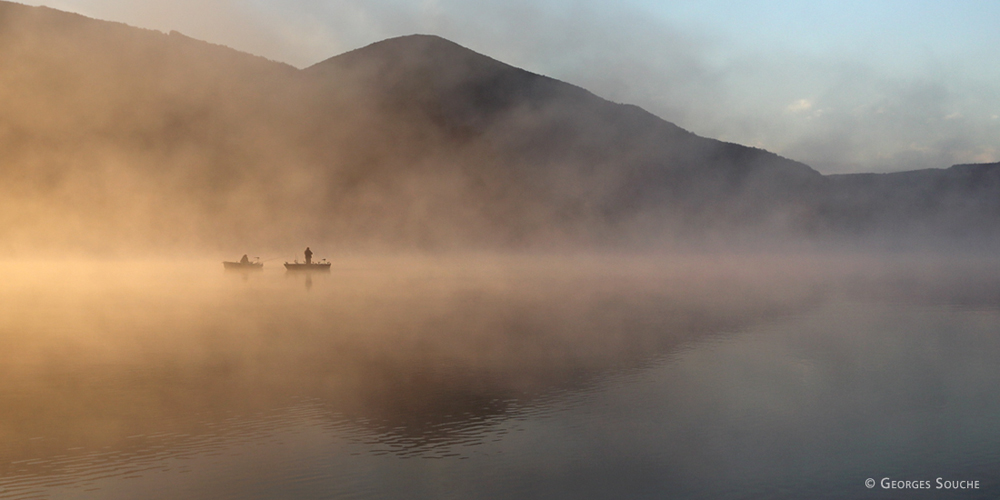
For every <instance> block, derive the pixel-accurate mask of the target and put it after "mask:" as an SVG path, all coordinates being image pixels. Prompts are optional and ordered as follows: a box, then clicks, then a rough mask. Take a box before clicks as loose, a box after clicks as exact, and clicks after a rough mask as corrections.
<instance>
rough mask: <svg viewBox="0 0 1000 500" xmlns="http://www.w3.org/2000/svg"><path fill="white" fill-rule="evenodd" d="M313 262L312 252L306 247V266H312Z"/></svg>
mask: <svg viewBox="0 0 1000 500" xmlns="http://www.w3.org/2000/svg"><path fill="white" fill-rule="evenodd" d="M312 260H313V253H312V250H309V247H306V264H312Z"/></svg>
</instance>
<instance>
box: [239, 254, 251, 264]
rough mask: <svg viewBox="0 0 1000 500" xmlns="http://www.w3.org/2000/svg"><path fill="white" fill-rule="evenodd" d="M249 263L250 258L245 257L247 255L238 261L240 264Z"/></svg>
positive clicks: (244, 255)
mask: <svg viewBox="0 0 1000 500" xmlns="http://www.w3.org/2000/svg"><path fill="white" fill-rule="evenodd" d="M249 263H250V258H249V257H247V254H243V258H242V259H240V264H249Z"/></svg>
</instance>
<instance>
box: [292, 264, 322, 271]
mask: <svg viewBox="0 0 1000 500" xmlns="http://www.w3.org/2000/svg"><path fill="white" fill-rule="evenodd" d="M285 269H287V270H289V271H329V270H330V263H329V262H310V263H309V264H305V263H299V262H285Z"/></svg>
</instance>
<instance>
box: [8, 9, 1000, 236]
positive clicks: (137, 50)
mask: <svg viewBox="0 0 1000 500" xmlns="http://www.w3.org/2000/svg"><path fill="white" fill-rule="evenodd" d="M0 151H2V152H3V154H2V157H0V181H2V186H0V191H2V194H3V196H2V197H0V242H2V243H0V247H2V248H0V250H3V251H5V252H8V253H10V252H13V253H15V254H16V253H29V252H38V251H40V249H51V250H53V251H70V250H82V251H88V252H93V251H98V252H100V251H109V252H121V251H136V252H149V251H156V250H157V249H164V250H172V249H175V250H180V249H190V250H198V249H205V248H212V249H219V250H231V249H233V248H248V247H249V248H286V247H287V246H288V245H291V246H293V247H297V246H298V245H300V244H302V242H322V244H324V245H326V246H327V247H329V248H340V249H351V248H414V247H418V248H533V247H538V246H547V247H552V246H573V247H579V246H595V245H596V246H613V247H614V246H631V245H641V246H657V247H658V246H662V245H665V244H673V243H676V242H681V241H683V242H708V241H717V242H726V241H750V240H759V241H775V240H776V239H778V238H782V239H784V238H792V239H799V238H807V239H810V240H813V241H825V239H826V238H839V237H841V236H844V237H848V238H852V239H855V240H857V239H865V238H866V237H869V236H871V235H884V234H891V235H895V236H893V238H896V239H900V238H902V239H905V238H909V237H911V236H914V235H916V236H919V237H924V236H934V237H936V236H938V235H942V234H943V235H947V236H948V237H959V238H961V237H967V236H968V235H969V234H968V233H970V232H971V233H972V234H974V235H976V236H977V237H978V236H979V235H982V234H986V233H989V234H995V233H997V230H996V226H997V224H996V220H997V218H996V217H995V216H994V215H995V214H993V213H992V212H989V210H994V209H995V207H996V203H995V200H996V199H997V196H996V194H997V186H996V182H995V180H996V174H995V169H993V170H990V169H989V168H988V167H954V168H953V169H948V170H946V171H942V173H941V174H940V175H938V174H934V175H931V174H926V173H924V174H921V173H919V172H914V173H904V174H887V175H888V176H875V175H868V176H866V175H856V176H823V175H820V174H819V173H818V172H816V171H815V170H813V169H811V168H809V167H808V166H806V165H804V164H801V163H798V162H795V161H792V160H788V159H785V158H781V157H779V156H777V155H775V154H773V153H770V152H767V151H763V150H760V149H755V148H749V147H745V146H741V145H737V144H730V143H725V142H721V141H716V140H713V139H708V138H703V137H699V136H697V135H694V134H692V133H690V132H688V131H685V130H683V129H681V128H679V127H677V126H676V125H674V124H671V123H669V122H667V121H664V120H662V119H660V118H658V117H656V116H654V115H652V114H650V113H648V112H646V111H644V110H642V109H640V108H638V107H635V106H630V105H624V104H617V103H612V102H609V101H607V100H604V99H602V98H600V97H597V96H595V95H593V94H591V93H590V92H588V91H586V90H584V89H581V88H579V87H575V86H573V85H570V84H567V83H564V82H560V81H557V80H554V79H551V78H547V77H545V76H541V75H537V74H533V73H530V72H527V71H524V70H522V69H518V68H515V67H512V66H510V65H507V64H504V63H502V62H500V61H496V60H494V59H491V58H489V57H487V56H484V55H481V54H478V53H475V52H473V51H470V50H468V49H466V48H464V47H461V46H459V45H457V44H454V43H452V42H450V41H447V40H444V39H442V38H439V37H436V36H426V35H413V36H407V37H400V38H394V39H390V40H385V41H382V42H379V43H375V44H372V45H370V46H367V47H364V48H361V49H358V50H355V51H352V52H348V53H346V54H342V55H339V56H336V57H333V58H331V59H328V60H326V61H323V62H320V63H318V64H316V65H314V66H312V67H309V68H306V69H304V70H299V69H296V68H293V67H291V66H288V65H285V64H281V63H277V62H273V61H268V60H266V59H263V58H260V57H255V56H251V55H248V54H243V53H240V52H237V51H234V50H231V49H228V48H225V47H220V46H217V45H212V44H208V43H205V42H200V41H197V40H193V39H190V38H188V37H185V36H183V35H180V34H178V33H170V34H164V33H160V32H156V31H149V30H142V29H137V28H131V27H128V26H125V25H122V24H117V23H109V22H104V21H97V20H93V19H88V18H85V17H83V16H78V15H75V14H68V13H64V12H59V11H56V10H52V9H47V8H44V7H27V6H23V5H19V4H13V3H8V2H0ZM983 169H986V170H988V172H987V173H985V174H979V173H976V172H980V170H983ZM968 172H973V173H968ZM935 175H937V177H935ZM991 176H992V177H991ZM963 179H964V180H963ZM984 179H993V180H992V181H989V182H993V184H989V182H986V181H985V180H984ZM927 183H931V184H932V185H933V186H936V187H934V188H933V189H932V188H929V187H927V186H928V184H927ZM925 194H926V195H931V196H934V197H935V198H934V199H935V200H937V201H935V202H934V203H931V205H927V202H926V201H925V199H924V198H923V196H924V195H925ZM970 197H971V198H970ZM991 200H992V201H991ZM983 213H985V214H987V215H989V216H988V217H986V216H980V215H982V214H983ZM970 214H974V215H977V217H969V215H970ZM911 215H912V217H911ZM963 218H964V219H963ZM956 219H962V220H975V221H977V222H976V224H973V225H970V226H968V228H969V229H968V231H966V232H965V233H963V232H962V231H958V232H956V231H951V230H950V229H952V228H954V226H953V225H951V222H952V221H953V220H956ZM887 227H891V229H892V231H889V232H886V228H887ZM945 229H947V230H945ZM991 231H992V233H990V232H991ZM984 232H985V233H984ZM963 234H964V236H963Z"/></svg>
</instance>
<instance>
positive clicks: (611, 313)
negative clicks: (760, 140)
mask: <svg viewBox="0 0 1000 500" xmlns="http://www.w3.org/2000/svg"><path fill="white" fill-rule="evenodd" d="M853 262H855V263H856V262H857V259H855V260H854V261H853ZM822 264H823V265H820V263H817V262H815V261H809V260H793V259H792V260H790V259H755V260H753V261H750V260H747V259H723V258H718V257H717V258H707V257H701V258H692V257H688V258H674V259H654V258H644V259H635V258H633V259H628V260H621V259H613V258H610V257H601V258H599V257H575V258H560V259H555V258H525V257H505V258H500V257H493V258H454V259H430V258H424V259H415V258H382V259H361V258H356V259H344V260H340V261H336V262H335V263H334V266H333V267H334V268H333V270H332V272H330V273H319V274H312V273H285V272H284V270H279V269H277V268H275V269H265V270H264V271H263V272H258V273H253V274H247V273H236V274H233V273H224V272H222V270H220V269H218V264H217V263H211V264H210V263H128V264H114V265H112V264H107V263H88V264H75V265H72V266H67V265H65V264H63V265H57V264H52V263H45V264H41V263H37V264H25V263H8V264H3V265H0V273H2V276H3V277H4V281H3V283H2V284H0V303H2V304H3V305H2V306H0V307H2V308H3V310H2V315H0V443H2V444H0V498H33V497H39V498H137V497H143V498H288V497H293V498H330V497H342V496H343V497H352V496H357V497H386V496H389V497H393V496H395V497H409V498H442V497H443V498H470V497H489V498H524V497H529V498H552V497H555V498H579V497H583V498H620V497H633V498H637V497H645V496H649V497H655V498H661V497H663V496H664V494H666V493H667V492H669V493H670V495H671V496H674V497H678V498H701V497H705V498H756V497H759V496H761V495H762V494H765V493H766V496H770V497H778V498H805V497H810V498H844V497H860V496H867V497H871V498H882V497H883V496H879V495H883V493H885V492H880V491H878V490H874V491H868V490H867V489H865V488H864V486H863V482H864V479H866V478H868V477H877V478H881V477H883V476H893V477H899V478H900V479H914V478H915V479H933V478H935V477H937V476H940V475H943V474H951V475H953V476H960V477H956V478H958V479H967V478H971V479H978V480H980V481H982V482H983V485H984V488H985V489H982V490H979V491H978V492H964V493H962V494H961V495H962V496H961V498H980V497H982V498H987V497H995V496H996V494H997V492H998V489H997V488H998V474H997V473H996V472H995V471H996V470H998V467H997V466H998V465H1000V455H998V452H997V451H995V450H1000V425H997V424H1000V420H998V416H1000V403H998V398H997V396H998V395H1000V394H998V392H1000V390H998V389H997V388H996V387H997V382H998V381H1000V364H998V362H997V361H996V356H995V353H996V352H1000V349H998V348H1000V336H998V333H1000V293H998V292H1000V280H998V279H997V275H998V273H997V272H996V268H990V267H985V268H984V267H983V265H982V264H981V263H969V262H964V263H947V264H946V265H945V264H942V263H938V264H939V265H935V266H927V265H926V263H922V262H903V263H897V264H896V265H894V266H886V265H884V263H874V262H873V263H867V264H854V265H852V266H843V265H839V266H837V269H836V271H835V272H834V271H831V270H829V268H830V265H831V262H830V261H827V262H823V263H822ZM840 264H843V263H842V262H841V263H840ZM984 269H985V270H986V271H984ZM927 474H932V476H931V477H929V478H925V477H923V476H924V475H927ZM977 495H982V496H977ZM891 496H892V495H890V497H891ZM896 496H897V497H898V495H896Z"/></svg>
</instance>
